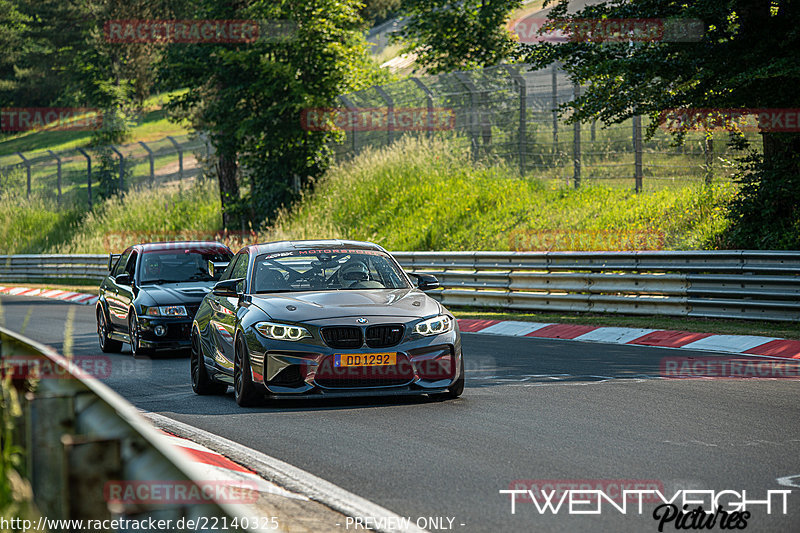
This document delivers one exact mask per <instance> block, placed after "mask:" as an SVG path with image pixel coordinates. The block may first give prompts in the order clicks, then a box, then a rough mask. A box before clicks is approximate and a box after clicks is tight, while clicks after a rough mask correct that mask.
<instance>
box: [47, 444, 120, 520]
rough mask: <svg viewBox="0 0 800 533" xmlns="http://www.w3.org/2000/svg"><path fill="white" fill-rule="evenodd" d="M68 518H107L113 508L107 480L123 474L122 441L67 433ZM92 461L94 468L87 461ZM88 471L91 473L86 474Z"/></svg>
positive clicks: (116, 478)
mask: <svg viewBox="0 0 800 533" xmlns="http://www.w3.org/2000/svg"><path fill="white" fill-rule="evenodd" d="M61 441H62V445H63V446H64V456H65V466H66V481H67V487H69V490H68V492H69V496H68V498H67V504H68V512H69V518H70V519H73V520H106V519H110V518H111V511H110V510H109V508H108V503H107V502H106V501H105V499H104V498H99V497H98V495H100V494H103V490H104V488H105V486H106V483H108V482H109V481H113V480H118V479H121V478H122V453H121V449H122V445H121V444H122V443H121V441H120V440H119V439H94V438H92V437H84V436H82V435H64V436H63V437H62V438H61ZM89 464H91V465H92V467H91V472H90V473H89V472H87V469H86V465H89ZM87 473H88V474H89V475H87Z"/></svg>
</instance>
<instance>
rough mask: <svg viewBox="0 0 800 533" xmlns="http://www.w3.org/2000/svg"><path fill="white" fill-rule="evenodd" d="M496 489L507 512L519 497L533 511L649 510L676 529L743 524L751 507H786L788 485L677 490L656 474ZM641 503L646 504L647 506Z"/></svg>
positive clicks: (783, 509) (545, 481)
mask: <svg viewBox="0 0 800 533" xmlns="http://www.w3.org/2000/svg"><path fill="white" fill-rule="evenodd" d="M499 492H500V494H502V495H508V496H509V501H510V504H511V505H510V511H511V514H516V513H517V512H518V511H519V507H518V505H517V504H518V503H521V502H529V503H532V504H533V505H532V506H531V507H532V508H533V509H534V510H535V512H536V513H538V514H540V515H545V514H552V515H557V514H567V515H600V514H603V513H604V512H612V513H618V514H622V515H627V514H635V515H643V514H650V515H651V516H652V518H653V519H654V520H656V521H657V522H658V531H660V532H662V531H664V528H665V526H671V527H673V528H674V529H712V528H714V527H719V528H720V529H744V528H745V527H747V521H748V520H749V519H750V518H751V517H752V514H753V513H752V512H751V511H753V510H756V509H758V510H761V511H765V512H766V514H768V515H771V514H772V513H773V512H774V513H780V514H784V515H785V514H787V513H788V498H789V495H790V494H791V493H792V491H791V490H767V491H765V493H764V492H761V493H753V492H752V491H751V492H749V493H748V492H747V490H721V491H718V490H702V489H692V490H685V489H681V490H676V491H674V492H669V491H665V490H664V488H663V486H662V485H661V483H660V482H658V481H655V480H552V479H539V480H516V481H512V482H511V483H510V485H509V488H508V489H501V490H500V491H499ZM645 504H654V505H655V507H652V505H648V507H647V510H645Z"/></svg>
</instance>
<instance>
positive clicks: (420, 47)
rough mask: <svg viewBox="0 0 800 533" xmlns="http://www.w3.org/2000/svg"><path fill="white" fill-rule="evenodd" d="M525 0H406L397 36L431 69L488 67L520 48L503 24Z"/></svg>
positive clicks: (443, 70) (404, 48)
mask: <svg viewBox="0 0 800 533" xmlns="http://www.w3.org/2000/svg"><path fill="white" fill-rule="evenodd" d="M521 5H522V1H521V0H460V1H452V0H405V1H404V2H402V5H401V7H400V10H399V11H400V13H401V14H402V15H403V16H405V17H407V18H408V24H406V25H405V26H404V27H403V28H402V29H401V30H400V31H399V32H398V36H397V38H398V39H399V40H400V42H402V43H403V51H404V52H414V53H415V54H417V63H419V64H420V65H423V66H424V67H425V68H426V69H427V70H428V72H431V73H433V74H436V73H440V72H448V71H452V70H465V69H474V68H481V67H488V66H491V65H495V64H497V63H500V62H501V61H503V60H504V59H506V58H508V57H509V55H511V53H512V52H513V51H514V49H515V48H516V44H517V41H516V39H515V37H514V35H513V34H512V33H511V32H510V31H509V30H508V29H506V27H505V24H506V21H507V19H508V17H509V15H510V13H511V12H512V11H513V10H514V9H517V8H518V7H520V6H521Z"/></svg>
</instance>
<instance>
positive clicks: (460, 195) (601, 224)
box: [268, 138, 735, 250]
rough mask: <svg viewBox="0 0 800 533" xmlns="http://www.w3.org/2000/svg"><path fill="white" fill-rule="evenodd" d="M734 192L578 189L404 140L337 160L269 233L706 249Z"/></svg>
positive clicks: (457, 246)
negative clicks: (644, 191) (340, 160)
mask: <svg viewBox="0 0 800 533" xmlns="http://www.w3.org/2000/svg"><path fill="white" fill-rule="evenodd" d="M734 192H735V187H734V186H733V185H732V184H730V183H721V184H715V185H712V186H703V185H702V184H688V185H683V186H680V187H672V188H662V189H660V190H657V191H655V192H646V193H640V194H636V193H634V192H633V191H631V190H625V189H621V188H619V187H607V186H602V185H591V186H587V187H584V188H581V189H577V190H575V189H572V188H569V187H565V186H563V185H561V184H558V183H555V182H553V181H552V180H545V179H539V178H533V177H530V176H527V177H520V176H519V175H518V173H517V171H516V170H515V169H512V168H510V167H508V166H505V165H504V164H502V163H495V164H492V166H485V165H481V164H480V163H478V164H476V163H474V162H473V161H472V160H471V159H470V154H469V153H468V151H467V150H465V149H463V148H460V149H459V148H454V147H453V146H452V145H450V144H448V143H447V141H436V140H433V141H426V140H419V139H414V138H405V139H403V140H401V141H399V142H398V143H396V144H395V145H393V146H391V147H389V148H385V149H380V150H368V151H365V152H364V153H362V154H361V155H360V156H359V157H357V158H355V159H353V160H351V161H350V162H348V163H344V164H341V165H339V166H337V167H334V168H332V169H331V170H330V171H329V172H328V174H327V175H326V176H325V177H324V178H323V179H322V180H321V181H320V183H318V185H317V187H316V189H315V191H314V192H313V193H310V194H307V195H306V197H304V198H303V199H302V201H301V202H300V203H299V204H298V205H297V206H296V207H295V208H294V209H293V210H292V211H287V212H284V213H282V214H281V216H280V217H279V219H278V221H277V223H276V224H275V226H274V227H273V228H272V230H271V231H270V233H269V235H268V237H269V238H271V239H278V238H322V237H335V238H347V239H359V240H370V241H375V242H378V243H380V244H381V245H383V246H384V247H386V248H387V249H390V250H508V249H525V248H538V249H541V248H544V249H548V248H549V249H559V248H573V249H575V248H578V249H580V248H583V249H597V248H606V249H630V248H631V247H633V248H660V247H663V248H668V249H677V248H701V247H703V245H704V243H706V242H707V241H709V239H711V238H712V237H713V236H714V235H716V234H718V233H719V232H721V231H722V230H723V229H724V227H725V225H726V221H725V219H724V218H723V210H722V207H723V205H724V204H725V203H726V202H727V201H728V200H729V199H730V198H731V197H732V195H733V194H734ZM632 234H634V236H635V235H639V237H634V240H636V242H635V243H633V244H634V246H631V244H632V243H631V241H632ZM521 235H522V237H523V238H522V240H520V236H521ZM570 235H584V236H586V237H587V238H588V240H589V241H591V242H588V243H586V242H584V243H583V245H582V243H581V240H580V239H577V240H576V239H575V238H573V237H570ZM642 235H644V236H645V237H644V238H643V237H641V236H642ZM648 235H650V236H653V235H656V236H658V237H657V238H656V239H655V240H654V239H652V238H649V237H647V236H648ZM598 236H599V237H598ZM637 239H638V240H637ZM526 243H527V245H526ZM636 243H638V244H639V245H638V246H637V245H636ZM584 245H585V246H584Z"/></svg>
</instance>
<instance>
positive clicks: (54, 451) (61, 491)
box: [27, 393, 75, 519]
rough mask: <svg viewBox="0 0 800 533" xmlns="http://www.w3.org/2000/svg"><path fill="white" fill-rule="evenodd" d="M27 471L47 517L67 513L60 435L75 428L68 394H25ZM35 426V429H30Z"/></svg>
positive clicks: (65, 479) (62, 449)
mask: <svg viewBox="0 0 800 533" xmlns="http://www.w3.org/2000/svg"><path fill="white" fill-rule="evenodd" d="M28 403H29V405H30V411H29V413H30V417H31V419H30V423H29V424H28V425H27V426H28V428H29V432H28V446H27V448H28V472H29V475H30V481H31V488H32V489H33V495H34V500H35V501H36V505H37V506H38V507H39V510H40V511H41V512H42V514H43V515H44V516H46V517H48V518H54V519H66V518H68V517H69V504H68V499H67V497H68V494H69V490H70V487H69V486H68V485H67V465H66V456H65V454H64V445H63V444H62V442H61V437H62V436H64V435H66V434H71V433H74V431H75V404H74V399H73V397H72V396H47V397H37V396H35V395H34V394H33V393H29V394H28ZM34 428H35V429H34Z"/></svg>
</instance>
